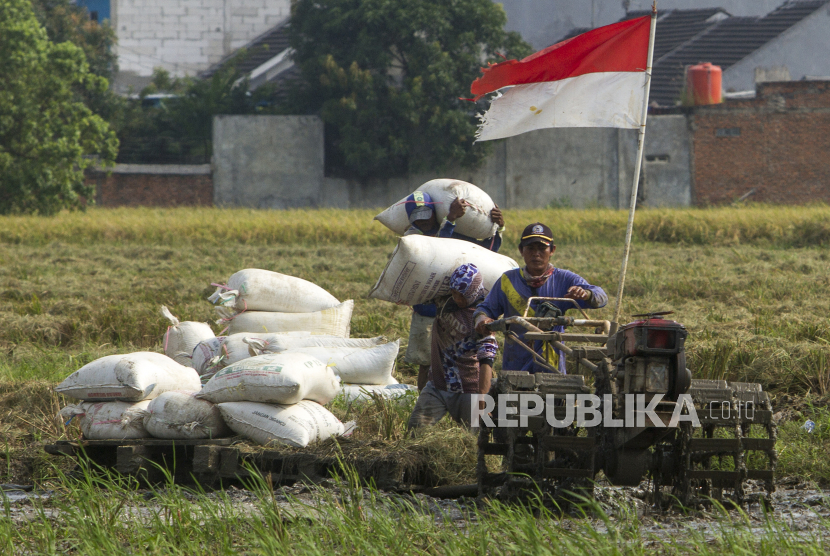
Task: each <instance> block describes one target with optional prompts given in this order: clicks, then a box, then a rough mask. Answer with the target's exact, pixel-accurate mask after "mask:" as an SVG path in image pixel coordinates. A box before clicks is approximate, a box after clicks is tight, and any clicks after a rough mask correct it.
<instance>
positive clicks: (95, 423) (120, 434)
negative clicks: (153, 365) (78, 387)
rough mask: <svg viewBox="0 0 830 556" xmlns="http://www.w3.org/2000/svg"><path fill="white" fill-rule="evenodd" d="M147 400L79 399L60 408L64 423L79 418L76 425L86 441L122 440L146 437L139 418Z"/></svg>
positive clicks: (145, 407)
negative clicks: (90, 400) (95, 400)
mask: <svg viewBox="0 0 830 556" xmlns="http://www.w3.org/2000/svg"><path fill="white" fill-rule="evenodd" d="M149 405H150V401H149V400H145V401H142V402H136V403H129V402H83V403H79V404H77V405H68V406H66V407H64V408H63V409H61V412H60V416H61V418H62V419H63V421H64V422H67V421H69V420H71V419H80V422H79V425H80V427H81V432H83V433H84V438H86V439H88V440H125V439H128V438H148V437H149V436H150V433H148V432H147V430H146V429H145V428H144V423H143V418H144V415H145V412H146V410H147V407H148V406H149Z"/></svg>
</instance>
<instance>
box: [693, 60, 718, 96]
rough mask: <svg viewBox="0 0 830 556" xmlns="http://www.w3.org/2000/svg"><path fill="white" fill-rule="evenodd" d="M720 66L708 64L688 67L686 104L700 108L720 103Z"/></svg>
mask: <svg viewBox="0 0 830 556" xmlns="http://www.w3.org/2000/svg"><path fill="white" fill-rule="evenodd" d="M722 75H723V73H722V72H721V69H720V66H715V65H712V64H710V63H709V62H705V63H700V64H696V65H694V66H689V68H688V69H687V70H686V103H688V104H691V105H694V106H700V105H702V104H718V103H720V102H722V98H721V81H722Z"/></svg>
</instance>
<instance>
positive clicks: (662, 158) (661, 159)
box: [646, 154, 671, 164]
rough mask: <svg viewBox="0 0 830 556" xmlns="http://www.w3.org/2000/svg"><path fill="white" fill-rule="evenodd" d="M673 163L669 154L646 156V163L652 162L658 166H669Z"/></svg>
mask: <svg viewBox="0 0 830 556" xmlns="http://www.w3.org/2000/svg"><path fill="white" fill-rule="evenodd" d="M669 161H671V157H670V156H669V155H667V154H647V155H646V162H652V163H656V164H668V163H669Z"/></svg>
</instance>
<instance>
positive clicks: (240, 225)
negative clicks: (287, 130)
mask: <svg viewBox="0 0 830 556" xmlns="http://www.w3.org/2000/svg"><path fill="white" fill-rule="evenodd" d="M378 212H379V209H356V210H336V209H315V210H312V209H297V210H282V211H276V210H252V209H217V208H177V209H151V208H142V209H135V208H129V209H127V208H121V209H101V208H93V209H90V210H87V211H86V212H82V213H78V212H75V213H67V212H64V213H61V214H58V215H56V216H53V217H48V218H45V217H33V216H4V217H2V219H0V220H1V221H2V225H1V226H0V243H10V244H19V243H22V244H26V245H43V244H45V243H49V242H51V241H63V242H70V243H79V244H85V243H89V242H108V243H112V242H116V243H120V242H139V243H156V244H164V245H181V244H201V245H218V244H222V243H225V242H234V243H243V244H251V243H256V244H267V245H277V244H279V245H295V244H305V245H317V244H334V243H336V244H343V245H391V244H394V242H395V241H396V240H395V236H394V234H392V233H391V232H390V231H389V230H387V229H386V228H384V226H382V225H381V224H380V223H378V222H374V221H373V220H372V217H373V216H374V215H375V214H377V213H378ZM505 214H506V220H507V222H508V231H507V233H506V240H507V242H508V243H510V244H516V243H517V240H518V236H519V233H520V232H521V230H522V229H523V228H524V226H525V225H526V224H528V223H530V222H534V221H537V220H538V221H542V222H546V223H548V224H550V225H551V227H552V228H553V230H554V234H555V236H556V241H557V243H559V244H575V243H579V244H589V243H597V244H602V245H618V244H621V243H622V237H623V234H624V231H625V225H626V222H627V214H626V212H625V211H618V210H611V209H599V208H597V209H585V210H574V209H565V208H559V209H533V210H530V209H522V210H519V209H517V210H507V211H505ZM634 230H635V240H636V241H652V242H660V243H670V244H687V245H775V246H780V247H804V246H811V245H828V244H830V207H828V206H826V205H814V206H806V207H805V206H798V207H791V206H789V207H787V206H765V205H751V206H746V207H739V208H735V207H722V208H708V209H699V208H687V209H649V208H641V209H640V210H639V211H638V213H637V219H636V225H635V228H634Z"/></svg>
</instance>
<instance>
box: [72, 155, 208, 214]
mask: <svg viewBox="0 0 830 556" xmlns="http://www.w3.org/2000/svg"><path fill="white" fill-rule="evenodd" d="M87 180H88V181H91V182H92V183H94V184H95V186H96V191H95V201H96V203H97V204H98V206H102V207H122V206H151V207H176V206H211V205H213V178H212V175H211V173H210V165H203V166H170V167H164V166H158V165H139V164H119V165H117V166H116V167H115V169H114V170H112V171H111V172H110V173H109V174H107V173H104V172H99V171H93V172H90V173H89V174H88V175H87Z"/></svg>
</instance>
